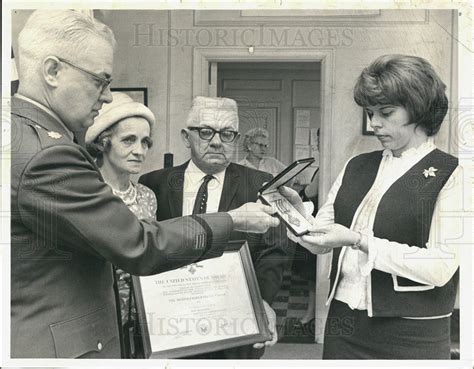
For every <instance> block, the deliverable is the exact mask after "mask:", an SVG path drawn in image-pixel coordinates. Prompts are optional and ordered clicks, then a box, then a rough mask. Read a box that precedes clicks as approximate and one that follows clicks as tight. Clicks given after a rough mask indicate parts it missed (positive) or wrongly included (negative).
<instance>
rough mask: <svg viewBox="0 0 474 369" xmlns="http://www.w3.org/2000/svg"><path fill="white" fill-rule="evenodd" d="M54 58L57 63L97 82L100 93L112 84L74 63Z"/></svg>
mask: <svg viewBox="0 0 474 369" xmlns="http://www.w3.org/2000/svg"><path fill="white" fill-rule="evenodd" d="M56 58H58V60H59V61H61V62H63V63H65V64H67V65H69V66H71V67H73V68H75V69H77V70H79V71H81V72H83V73H85V74H87V75H88V76H89V77H91V78H92V79H94V80H95V81H97V82H99V83H100V85H99V88H100V92H101V93H103V92H104V91H105V89H106V88H107V87H108V86H109V85H110V83H112V78H104V77H102V76H99V75H98V74H96V73H94V72H91V71H88V70H86V69H84V68H82V67H80V66H78V65H76V64H74V63H71V62H70V61H69V60H66V59H63V58H60V57H59V56H56Z"/></svg>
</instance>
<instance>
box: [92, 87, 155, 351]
mask: <svg viewBox="0 0 474 369" xmlns="http://www.w3.org/2000/svg"><path fill="white" fill-rule="evenodd" d="M112 96H113V101H112V102H111V103H110V104H106V105H104V106H103V108H102V110H101V111H100V113H99V115H98V116H97V118H96V119H95V121H94V124H93V125H92V126H91V127H89V129H88V130H87V132H86V138H85V141H86V147H87V150H88V151H89V153H90V154H91V155H93V156H94V157H95V158H96V163H97V166H98V167H99V168H100V171H101V173H102V176H103V178H104V181H105V182H106V183H107V184H108V185H109V186H110V187H111V189H112V192H113V193H114V195H116V196H118V197H120V199H122V201H123V202H124V203H125V204H126V205H128V207H129V208H130V210H131V211H132V212H133V213H134V214H135V215H136V216H137V218H139V219H153V218H154V217H155V214H156V207H157V204H156V197H155V194H154V193H153V191H151V190H150V189H149V188H148V187H146V186H144V185H142V184H139V183H134V182H132V181H131V179H130V176H131V175H132V174H138V173H139V172H140V170H141V168H142V166H143V162H144V161H145V157H146V154H147V152H148V150H149V148H150V147H151V145H152V140H151V130H152V128H153V125H154V124H155V116H154V115H153V113H152V112H151V110H150V109H148V108H147V107H146V106H145V105H143V104H140V103H138V102H134V101H133V100H132V99H131V98H130V97H129V96H128V95H126V94H124V93H120V92H113V93H112ZM116 277H117V283H118V289H119V295H120V307H121V318H122V326H123V334H124V341H125V350H126V357H134V356H135V355H136V353H135V352H133V350H132V348H133V347H137V346H138V347H140V343H139V342H136V344H132V341H133V340H134V336H135V334H133V330H134V329H133V327H134V326H135V327H136V326H137V324H138V322H137V319H136V317H135V316H136V309H135V304H134V299H133V284H132V279H131V277H130V275H129V274H128V273H125V272H123V271H122V270H120V269H117V270H116Z"/></svg>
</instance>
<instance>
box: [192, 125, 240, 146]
mask: <svg viewBox="0 0 474 369" xmlns="http://www.w3.org/2000/svg"><path fill="white" fill-rule="evenodd" d="M188 129H189V130H190V131H197V132H198V134H199V138H200V139H201V140H204V141H211V140H212V139H213V138H214V136H215V134H216V133H218V134H219V138H220V139H221V141H222V142H224V143H230V142H234V141H235V139H236V138H237V136H238V135H239V132H237V131H232V130H230V129H224V130H222V131H216V130H215V129H212V128H209V127H188Z"/></svg>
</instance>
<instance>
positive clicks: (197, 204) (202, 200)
mask: <svg viewBox="0 0 474 369" xmlns="http://www.w3.org/2000/svg"><path fill="white" fill-rule="evenodd" d="M211 179H214V176H211V175H210V174H208V175H207V176H205V177H204V181H203V182H202V184H201V186H200V187H199V190H198V192H197V195H196V201H194V208H193V214H204V213H205V212H206V208H207V187H208V185H209V182H210V181H211Z"/></svg>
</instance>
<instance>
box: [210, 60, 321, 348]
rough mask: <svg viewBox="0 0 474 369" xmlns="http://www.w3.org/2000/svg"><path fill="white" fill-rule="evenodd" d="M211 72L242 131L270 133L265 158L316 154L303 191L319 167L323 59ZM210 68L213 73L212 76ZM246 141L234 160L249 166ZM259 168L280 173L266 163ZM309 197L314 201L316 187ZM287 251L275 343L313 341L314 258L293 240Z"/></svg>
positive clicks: (217, 66)
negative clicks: (235, 110)
mask: <svg viewBox="0 0 474 369" xmlns="http://www.w3.org/2000/svg"><path fill="white" fill-rule="evenodd" d="M209 71H210V73H211V75H210V78H209V80H210V81H212V80H214V81H215V84H216V86H215V88H216V95H217V96H219V97H228V98H232V99H234V100H236V102H237V104H238V108H239V131H240V133H241V135H242V136H245V134H246V133H247V132H248V131H250V130H251V129H253V128H263V129H265V130H266V131H268V140H267V141H266V142H265V145H268V147H267V148H266V152H265V155H266V156H268V157H270V158H273V159H276V160H278V161H280V162H281V163H282V164H283V165H284V167H286V166H288V165H289V164H291V163H292V162H293V161H295V160H297V159H303V158H307V157H314V158H315V163H314V164H313V165H312V166H311V167H309V168H308V169H307V170H305V172H304V173H302V175H300V176H298V177H297V178H296V180H295V182H294V184H293V188H294V189H295V190H297V191H299V192H300V191H303V190H304V188H305V187H306V186H307V185H309V183H310V182H311V180H312V178H313V174H314V173H315V171H316V169H318V168H319V157H320V153H319V143H318V137H317V133H319V128H320V127H321V116H322V114H321V105H322V101H321V79H322V72H321V71H322V67H321V62H316V61H314V62H267V61H262V62H235V61H232V62H213V63H210V68H209ZM213 71H215V72H216V76H212V73H213ZM211 84H212V82H211ZM244 142H245V141H244V140H243V139H242V140H241V141H240V147H239V149H238V152H237V157H236V161H237V162H241V163H242V164H244V163H245V164H246V165H251V164H250V163H249V161H248V160H246V161H244V159H246V157H247V155H250V153H249V148H246V147H244V146H245V145H244ZM250 150H251V149H250ZM262 162H263V161H262ZM257 169H260V170H264V171H267V172H270V173H271V174H273V175H275V174H277V173H278V172H277V173H272V171H271V170H270V169H266V168H265V167H257ZM318 187H319V186H316V188H318ZM313 195H314V197H315V198H316V203H317V197H318V196H317V191H316V194H313ZM289 250H290V252H289V254H290V257H289V260H288V263H287V265H286V268H285V271H284V276H283V284H282V287H281V289H280V291H279V293H278V295H277V297H276V298H275V301H274V302H273V304H272V307H273V309H274V310H275V312H276V313H277V324H278V330H279V331H278V335H279V337H280V338H279V342H282V343H314V342H315V341H316V335H315V325H314V322H315V317H316V315H315V310H314V306H315V295H314V290H315V281H316V257H315V256H314V255H312V254H310V253H309V252H307V251H306V250H304V249H303V248H302V247H301V246H298V245H295V244H292V245H291V246H290V247H289ZM311 309H312V310H311ZM308 316H310V317H312V318H308ZM301 320H302V321H301ZM302 323H306V324H302Z"/></svg>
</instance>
